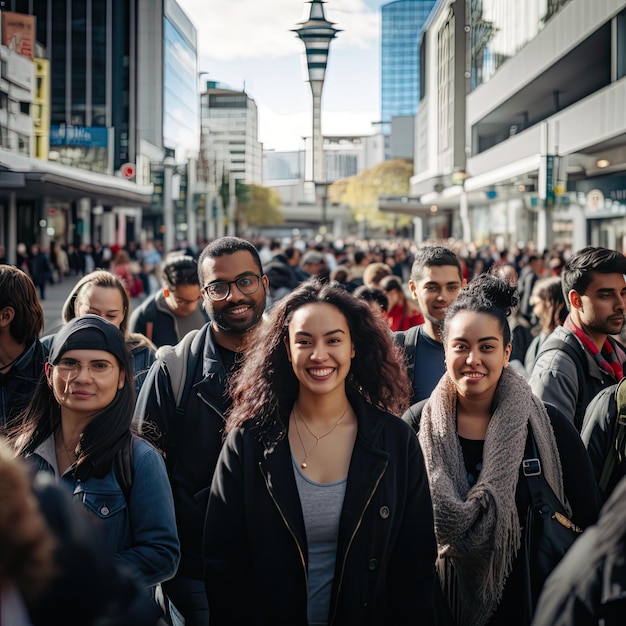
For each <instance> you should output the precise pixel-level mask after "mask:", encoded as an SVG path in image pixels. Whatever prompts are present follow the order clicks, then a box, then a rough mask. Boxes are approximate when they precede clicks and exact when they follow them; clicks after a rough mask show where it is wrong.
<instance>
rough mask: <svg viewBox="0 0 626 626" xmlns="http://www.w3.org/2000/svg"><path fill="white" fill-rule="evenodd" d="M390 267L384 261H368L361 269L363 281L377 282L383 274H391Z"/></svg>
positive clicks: (365, 282) (368, 283) (369, 283)
mask: <svg viewBox="0 0 626 626" xmlns="http://www.w3.org/2000/svg"><path fill="white" fill-rule="evenodd" d="M391 274H392V272H391V268H390V267H389V266H388V265H387V264H386V263H370V264H369V265H368V266H367V267H366V268H365V270H364V271H363V283H364V284H365V285H371V284H372V283H379V282H380V281H381V280H382V279H383V278H385V276H391Z"/></svg>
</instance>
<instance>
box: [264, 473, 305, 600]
mask: <svg viewBox="0 0 626 626" xmlns="http://www.w3.org/2000/svg"><path fill="white" fill-rule="evenodd" d="M259 471H260V472H261V475H262V476H263V482H264V483H265V488H266V489H267V492H268V493H269V494H270V498H272V502H274V505H275V506H276V508H277V509H278V512H279V513H280V516H281V517H282V518H283V522H284V524H285V526H286V527H287V530H288V531H289V533H290V535H291V536H292V538H293V540H294V541H295V543H296V546H297V547H298V554H299V555H300V562H301V563H302V571H303V572H304V582H305V584H306V589H307V603H308V589H309V577H308V574H307V571H306V561H305V560H304V554H303V552H302V547H301V546H300V542H299V541H298V538H297V537H296V534H295V533H294V532H293V530H292V528H291V526H290V525H289V522H288V521H287V518H286V517H285V514H284V513H283V511H282V509H281V508H280V505H279V504H278V502H277V501H276V498H275V497H274V494H273V493H272V490H271V488H270V486H269V485H268V484H267V477H266V476H265V472H264V471H263V468H262V467H261V463H259Z"/></svg>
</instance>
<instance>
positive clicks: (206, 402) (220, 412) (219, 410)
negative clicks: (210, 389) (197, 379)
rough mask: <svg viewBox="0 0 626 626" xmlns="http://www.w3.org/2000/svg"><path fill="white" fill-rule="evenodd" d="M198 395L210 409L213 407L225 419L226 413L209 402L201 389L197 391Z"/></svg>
mask: <svg viewBox="0 0 626 626" xmlns="http://www.w3.org/2000/svg"><path fill="white" fill-rule="evenodd" d="M196 396H198V398H200V400H202V402H204V404H206V405H207V406H208V407H209V408H210V409H213V410H214V411H215V412H216V413H217V414H218V415H219V416H220V417H221V418H222V420H224V413H222V410H221V409H218V408H217V407H216V406H215V405H214V404H213V403H212V402H209V401H208V400H207V399H206V398H205V397H204V396H203V395H202V394H201V393H200V392H199V391H196Z"/></svg>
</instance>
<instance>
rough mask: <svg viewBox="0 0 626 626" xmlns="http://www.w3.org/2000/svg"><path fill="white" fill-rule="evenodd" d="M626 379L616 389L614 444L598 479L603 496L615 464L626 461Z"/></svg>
mask: <svg viewBox="0 0 626 626" xmlns="http://www.w3.org/2000/svg"><path fill="white" fill-rule="evenodd" d="M625 381H626V378H622V380H620V382H619V383H618V384H617V388H616V389H615V401H616V404H617V415H616V416H615V420H614V422H613V428H612V429H611V433H612V434H611V441H612V442H613V444H612V445H611V446H610V448H609V451H608V453H607V455H606V459H605V461H604V465H603V466H602V472H601V474H600V479H599V480H598V487H599V488H600V493H601V494H602V496H603V497H604V496H605V494H606V492H607V489H608V487H609V484H610V483H611V479H612V478H613V473H614V471H615V466H616V465H617V464H618V463H619V464H621V463H622V462H623V461H624V458H626V446H625V445H624V444H625V442H626V383H625Z"/></svg>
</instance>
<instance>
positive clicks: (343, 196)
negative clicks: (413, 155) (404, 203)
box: [329, 159, 413, 229]
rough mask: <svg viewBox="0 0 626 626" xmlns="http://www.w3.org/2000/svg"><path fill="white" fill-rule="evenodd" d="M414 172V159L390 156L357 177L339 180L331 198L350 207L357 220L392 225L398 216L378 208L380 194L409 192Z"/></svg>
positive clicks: (333, 185)
mask: <svg viewBox="0 0 626 626" xmlns="http://www.w3.org/2000/svg"><path fill="white" fill-rule="evenodd" d="M412 175H413V162H412V161H410V160H406V159H390V160H389V161H383V162H382V163H379V164H378V165H375V166H374V167H370V168H368V169H366V170H363V171H362V172H361V173H359V174H357V175H356V176H351V177H350V178H345V179H342V180H338V181H336V182H335V183H333V184H332V185H331V186H330V189H329V197H330V199H331V201H332V202H340V203H343V204H345V205H346V206H348V207H349V208H350V210H351V212H352V214H353V216H354V219H355V220H356V221H357V222H363V223H366V224H367V225H369V227H370V228H374V229H380V228H390V227H391V226H392V225H394V217H393V216H389V215H388V214H385V213H382V212H381V211H379V210H378V197H379V196H384V195H390V196H401V195H407V194H408V193H409V187H410V179H411V176H412ZM405 220H406V221H410V220H409V218H405Z"/></svg>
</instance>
